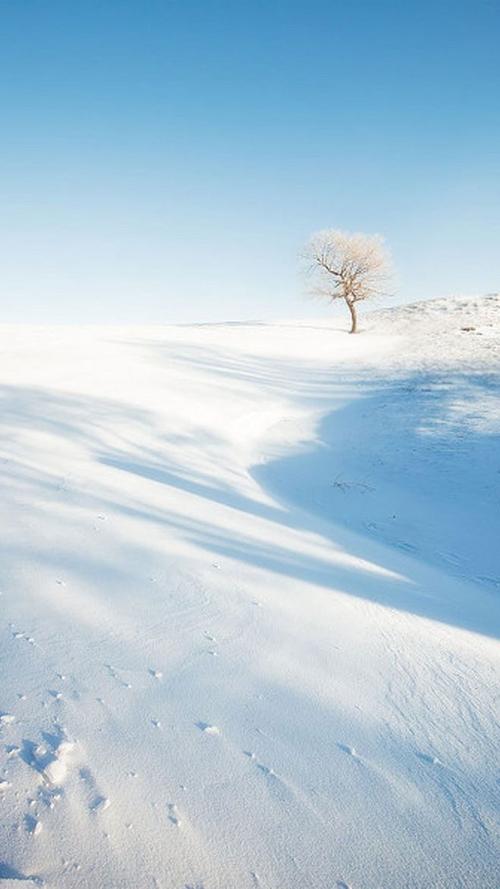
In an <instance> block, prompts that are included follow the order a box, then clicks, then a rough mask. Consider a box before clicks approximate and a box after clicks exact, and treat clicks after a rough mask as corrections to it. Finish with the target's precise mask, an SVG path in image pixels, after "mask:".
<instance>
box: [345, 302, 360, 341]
mask: <svg viewBox="0 0 500 889" xmlns="http://www.w3.org/2000/svg"><path fill="white" fill-rule="evenodd" d="M346 303H347V307H348V309H349V311H350V313H351V322H352V323H351V329H350V331H349V333H357V332H358V316H357V315H356V306H355V305H354V303H353V302H351V301H350V300H349V299H346Z"/></svg>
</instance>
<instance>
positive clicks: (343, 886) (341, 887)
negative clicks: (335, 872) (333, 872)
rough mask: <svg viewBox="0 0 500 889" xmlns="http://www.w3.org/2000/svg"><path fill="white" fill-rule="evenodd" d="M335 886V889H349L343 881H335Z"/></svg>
mask: <svg viewBox="0 0 500 889" xmlns="http://www.w3.org/2000/svg"><path fill="white" fill-rule="evenodd" d="M335 885H336V887H337V889H351V887H350V886H349V883H344V881H343V880H337V882H336V884H335Z"/></svg>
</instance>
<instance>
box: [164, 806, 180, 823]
mask: <svg viewBox="0 0 500 889" xmlns="http://www.w3.org/2000/svg"><path fill="white" fill-rule="evenodd" d="M167 809H168V820H169V821H171V822H172V824H175V826H176V827H180V824H181V819H180V817H179V811H178V809H177V806H176V805H175V803H167Z"/></svg>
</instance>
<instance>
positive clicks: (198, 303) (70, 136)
mask: <svg viewBox="0 0 500 889" xmlns="http://www.w3.org/2000/svg"><path fill="white" fill-rule="evenodd" d="M499 45H500V3H499V2H498V0H470V2H461V0H454V2H440V0H432V2H429V0H418V2H414V0H392V2H389V0H383V2H376V0H373V2H370V0H364V2H361V0H343V2H337V0H330V2H326V0H324V2H323V0H319V2H316V0H309V2H306V0H301V2H294V0H269V2H260V0H253V2H240V0H224V2H213V0H200V2H191V0H184V2H182V0H176V2H168V0H162V2H160V0H71V2H70V0H0V103H1V128H2V136H1V143H0V144H1V149H0V150H1V156H2V163H1V167H0V185H1V202H0V284H1V289H2V297H1V300H0V320H3V321H11V320H16V321H17V320H20V321H24V320H26V321H34V322H38V321H51V322H52V321H90V322H92V321H106V322H107V321H109V322H114V321H145V322H149V321H158V322H162V321H168V320H178V321H189V320H197V319H199V320H206V319H209V320H210V319H215V320H217V319H219V320H220V319H224V318H257V317H267V318H269V317H283V316H296V317H298V316H306V315H311V314H320V313H324V312H325V309H324V308H323V307H318V306H317V305H316V304H313V305H311V304H309V303H308V302H307V301H304V300H303V298H302V296H301V293H300V285H299V282H298V279H297V272H296V269H297V253H298V251H299V248H300V245H301V244H302V242H303V241H304V240H305V239H306V238H307V237H308V236H309V234H310V233H311V232H313V231H315V230H317V229H320V228H325V227H335V228H346V229H350V230H356V231H367V232H380V233H382V234H384V235H385V236H386V238H387V241H388V243H389V245H390V247H391V248H392V251H393V254H394V258H395V262H396V265H397V268H398V272H399V298H400V299H401V300H405V301H406V300H409V299H413V298H419V297H430V296H434V295H443V294H444V295H445V294H450V293H454V292H485V291H491V290H495V289H498V288H500V260H499V254H500V75H499V70H500V65H499V55H498V53H499V49H498V48H499Z"/></svg>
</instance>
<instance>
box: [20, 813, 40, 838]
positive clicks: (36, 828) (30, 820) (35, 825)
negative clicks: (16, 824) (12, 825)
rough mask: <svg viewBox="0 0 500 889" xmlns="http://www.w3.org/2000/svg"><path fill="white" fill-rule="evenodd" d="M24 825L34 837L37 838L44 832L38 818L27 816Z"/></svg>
mask: <svg viewBox="0 0 500 889" xmlns="http://www.w3.org/2000/svg"><path fill="white" fill-rule="evenodd" d="M24 823H25V825H26V830H27V832H28V833H29V834H30V835H31V836H32V837H37V836H38V835H39V834H40V833H41V832H42V822H41V821H39V820H38V818H34V817H33V815H25V816H24Z"/></svg>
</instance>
